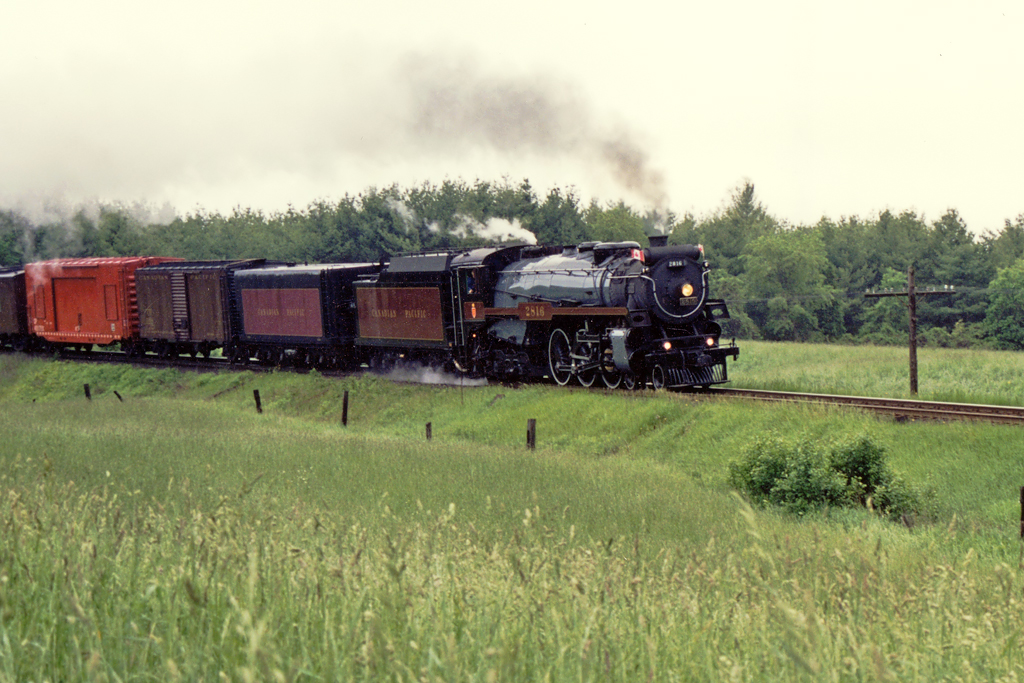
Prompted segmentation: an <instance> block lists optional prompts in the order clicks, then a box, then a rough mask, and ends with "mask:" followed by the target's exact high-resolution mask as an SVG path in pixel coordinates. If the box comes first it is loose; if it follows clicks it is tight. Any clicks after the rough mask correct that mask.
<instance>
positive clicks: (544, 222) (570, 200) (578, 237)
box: [526, 188, 589, 245]
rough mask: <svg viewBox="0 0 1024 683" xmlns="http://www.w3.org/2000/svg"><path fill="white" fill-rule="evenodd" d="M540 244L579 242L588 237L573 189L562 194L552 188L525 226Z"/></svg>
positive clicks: (560, 191)
mask: <svg viewBox="0 0 1024 683" xmlns="http://www.w3.org/2000/svg"><path fill="white" fill-rule="evenodd" d="M526 228H527V229H528V230H530V231H531V232H532V233H533V234H534V235H536V236H537V241H538V242H539V243H540V244H555V245H557V244H566V245H570V244H579V243H580V242H585V241H587V240H588V239H589V235H588V232H587V224H586V222H585V221H584V220H583V216H582V215H581V214H580V207H579V199H578V198H577V197H576V193H575V192H574V191H573V190H569V191H567V192H566V193H565V194H564V195H563V194H562V190H560V189H558V188H553V189H552V190H551V191H550V192H548V196H547V198H546V199H545V200H544V203H543V204H541V205H540V206H539V207H537V211H536V213H534V215H533V216H531V218H530V222H529V224H528V225H527V226H526Z"/></svg>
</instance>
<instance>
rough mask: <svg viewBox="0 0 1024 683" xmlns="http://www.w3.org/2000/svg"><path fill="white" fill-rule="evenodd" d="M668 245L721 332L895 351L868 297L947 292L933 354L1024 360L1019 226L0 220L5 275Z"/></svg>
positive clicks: (83, 214) (748, 217) (398, 215)
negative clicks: (151, 259) (528, 246)
mask: <svg viewBox="0 0 1024 683" xmlns="http://www.w3.org/2000/svg"><path fill="white" fill-rule="evenodd" d="M659 232H661V233H668V234H669V243H670V244H703V245H704V248H705V254H706V256H707V258H708V260H709V261H711V264H712V266H713V271H712V276H711V282H712V287H713V292H714V296H717V297H721V298H724V299H725V300H726V301H727V302H728V303H729V307H730V312H731V313H732V319H731V320H730V321H728V323H727V325H726V334H727V335H731V336H736V337H738V338H754V339H767V340H780V341H786V340H791V341H839V342H848V343H876V344H902V343H905V340H906V330H907V326H908V319H907V316H908V313H907V308H906V300H905V299H902V298H897V297H893V298H881V299H865V298H864V296H863V294H864V292H865V291H868V290H873V289H874V290H877V289H905V288H906V285H907V270H908V267H909V266H911V265H913V266H914V268H915V275H916V278H915V279H916V281H917V284H918V286H919V287H939V288H943V287H946V286H949V287H952V288H953V290H954V292H955V293H952V294H949V295H941V296H930V297H926V298H924V299H922V300H921V301H920V302H919V305H918V329H919V337H920V340H921V342H922V343H923V344H925V345H933V346H960V347H994V348H1014V349H1019V348H1024V261H1022V257H1024V214H1021V215H1019V216H1018V217H1017V218H1016V220H1015V221H1010V220H1007V221H1006V223H1005V225H1004V227H1003V229H1002V230H1000V231H998V232H989V233H986V234H984V235H981V236H976V235H974V234H973V233H972V232H971V231H969V230H968V227H967V225H966V223H965V222H964V220H963V219H962V218H961V217H960V216H959V214H958V213H957V212H956V210H955V209H949V210H948V211H947V212H946V213H945V214H943V215H942V216H941V217H939V218H938V219H935V220H931V221H928V220H926V219H925V217H924V216H922V215H918V214H917V213H915V212H912V211H905V212H902V213H893V212H891V211H884V212H882V213H881V214H879V215H878V216H875V217H871V218H867V219H864V218H860V217H857V216H852V217H843V218H840V219H839V220H833V219H830V218H826V217H823V218H822V219H821V220H819V221H818V222H817V223H816V224H814V225H797V226H793V225H790V224H788V223H787V222H785V221H783V220H780V219H778V218H776V217H774V216H773V215H771V213H769V211H768V210H767V209H766V208H765V206H764V205H763V204H762V203H761V202H760V201H759V200H758V199H757V196H756V193H755V188H754V185H753V183H750V182H747V183H744V184H743V185H741V186H740V187H738V188H737V189H736V190H735V191H734V192H733V194H732V196H731V197H730V198H729V200H728V201H727V203H726V204H725V205H724V207H723V208H721V209H720V210H718V211H716V212H714V213H712V214H711V215H709V216H706V217H699V218H698V217H695V216H693V215H691V214H686V215H683V216H677V215H675V214H672V213H659V212H656V211H646V212H640V211H637V210H635V209H633V208H631V207H629V206H627V205H626V204H625V203H623V202H621V201H620V202H617V203H609V204H600V203H598V202H596V201H592V202H591V203H589V204H587V205H585V204H583V203H582V202H581V201H580V199H579V197H578V195H577V194H576V192H575V191H574V190H573V189H571V188H570V189H562V188H554V189H551V190H550V191H548V192H547V194H546V195H543V196H541V195H538V193H537V192H536V191H535V190H534V189H533V187H532V186H531V185H530V183H529V181H526V180H523V181H521V182H518V183H513V182H510V181H509V180H507V179H505V180H502V181H500V182H489V181H483V180H477V181H475V182H473V183H467V182H465V181H461V180H454V181H453V180H446V181H444V182H443V183H441V184H440V185H437V184H431V183H426V184H423V185H421V186H418V187H413V188H401V187H399V186H397V185H394V186H391V187H386V188H370V189H367V190H365V191H364V192H362V193H360V194H358V195H346V196H344V197H343V198H341V199H340V200H337V201H326V200H320V201H315V202H313V203H311V204H310V205H309V206H308V207H306V208H305V209H294V208H289V209H288V210H287V211H283V212H274V213H264V212H262V211H257V210H253V209H249V208H241V207H239V208H236V209H234V210H233V211H232V212H231V213H230V214H227V215H225V214H222V213H219V212H208V211H204V210H196V211H194V212H192V213H189V214H187V215H185V216H184V217H177V218H174V219H173V220H171V221H169V222H153V221H152V220H149V219H147V218H146V217H145V216H142V215H140V213H139V212H138V211H135V210H133V209H132V208H130V207H124V206H120V205H107V206H98V207H95V208H93V209H89V210H86V209H81V210H78V211H76V212H75V213H73V214H72V215H70V216H68V217H65V218H62V219H59V220H51V221H43V222H35V221H32V220H30V219H29V218H28V217H26V216H24V215H22V214H20V213H18V212H16V211H12V210H6V211H0V265H6V266H13V265H18V264H21V263H25V262H30V261H35V260H45V259H49V258H57V257H86V256H121V255H133V254H159V255H172V256H180V257H183V258H186V259H190V260H206V259H232V258H269V259H275V260H282V261H290V262H307V263H328V262H335V261H360V262H372V261H378V260H380V259H381V258H385V257H387V256H388V255H391V254H396V253H401V252H411V251H421V250H433V249H447V248H460V247H470V246H481V245H486V244H493V243H495V242H498V241H504V242H512V241H521V240H523V239H528V240H531V239H533V238H534V237H535V239H536V241H537V242H538V243H541V244H578V243H580V242H584V241H636V242H639V243H641V244H642V245H646V243H647V236H648V235H651V234H656V233H659Z"/></svg>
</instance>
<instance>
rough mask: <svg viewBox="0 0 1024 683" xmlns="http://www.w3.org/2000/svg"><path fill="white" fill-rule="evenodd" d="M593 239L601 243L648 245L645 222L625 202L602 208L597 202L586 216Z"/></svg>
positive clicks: (592, 204) (592, 203) (591, 206)
mask: <svg viewBox="0 0 1024 683" xmlns="http://www.w3.org/2000/svg"><path fill="white" fill-rule="evenodd" d="M584 220H585V221H586V222H587V226H589V233H590V237H591V238H592V239H595V240H598V241H599V242H638V243H640V245H641V246H645V245H646V244H647V236H646V235H645V234H644V221H643V219H642V218H641V217H640V216H638V215H637V214H636V213H635V212H634V211H633V210H632V209H630V208H629V207H628V206H626V205H625V204H624V203H623V202H621V201H620V202H619V203H618V204H609V205H608V207H607V208H601V207H600V206H599V205H598V203H597V202H596V201H594V202H591V203H590V207H589V208H588V209H587V211H586V213H585V214H584Z"/></svg>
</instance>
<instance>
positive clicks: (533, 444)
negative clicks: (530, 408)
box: [526, 417, 537, 451]
mask: <svg viewBox="0 0 1024 683" xmlns="http://www.w3.org/2000/svg"><path fill="white" fill-rule="evenodd" d="M526 447H527V448H529V449H530V450H531V451H532V450H535V449H536V448H537V420H535V419H533V418H532V417H531V418H530V419H529V420H527V421H526Z"/></svg>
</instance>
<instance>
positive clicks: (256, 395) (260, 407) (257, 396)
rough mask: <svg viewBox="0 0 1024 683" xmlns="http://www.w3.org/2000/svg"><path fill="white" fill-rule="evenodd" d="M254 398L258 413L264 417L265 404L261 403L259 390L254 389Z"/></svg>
mask: <svg viewBox="0 0 1024 683" xmlns="http://www.w3.org/2000/svg"><path fill="white" fill-rule="evenodd" d="M252 397H253V398H254V399H255V400H256V412H257V413H259V414H261V415H262V414H263V404H262V403H260V390H259V389H253V390H252Z"/></svg>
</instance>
